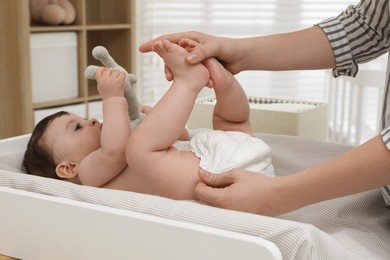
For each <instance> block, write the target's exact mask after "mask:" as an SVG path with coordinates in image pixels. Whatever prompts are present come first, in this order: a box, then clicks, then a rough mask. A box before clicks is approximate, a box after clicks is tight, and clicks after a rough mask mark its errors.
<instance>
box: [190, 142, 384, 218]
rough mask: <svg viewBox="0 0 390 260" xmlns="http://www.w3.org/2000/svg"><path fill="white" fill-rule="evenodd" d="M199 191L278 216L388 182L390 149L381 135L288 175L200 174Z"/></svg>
mask: <svg viewBox="0 0 390 260" xmlns="http://www.w3.org/2000/svg"><path fill="white" fill-rule="evenodd" d="M199 176H200V177H201V179H202V181H203V182H204V183H203V182H201V183H198V185H197V187H196V189H195V195H196V196H197V197H198V198H199V199H200V200H201V201H204V202H207V203H209V204H211V205H214V206H218V207H223V208H228V209H235V210H241V211H247V212H253V213H257V214H263V215H270V216H276V215H279V214H282V213H286V212H289V211H292V210H296V209H299V208H301V207H303V206H306V205H309V204H313V203H316V202H321V201H324V200H329V199H333V198H337V197H341V196H345V195H349V194H353V193H358V192H362V191H367V190H370V189H374V188H378V187H381V186H384V185H387V184H390V151H389V150H388V149H387V148H386V146H385V145H384V143H383V141H382V139H381V137H380V136H377V137H375V138H373V139H371V140H370V141H368V142H367V143H365V144H363V145H361V146H359V147H357V148H355V149H353V150H351V151H349V152H347V153H345V154H343V155H341V156H339V157H337V158H335V159H333V160H331V161H329V162H326V163H322V164H319V165H317V166H314V167H311V168H308V169H305V170H303V171H301V172H298V173H295V174H292V175H289V176H285V177H267V176H264V175H261V174H258V173H251V172H248V171H245V170H241V169H235V170H231V171H229V172H227V173H224V174H219V175H214V174H211V173H206V174H205V173H204V172H202V171H201V172H200V174H199Z"/></svg>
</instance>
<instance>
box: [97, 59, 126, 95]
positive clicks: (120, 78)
mask: <svg viewBox="0 0 390 260" xmlns="http://www.w3.org/2000/svg"><path fill="white" fill-rule="evenodd" d="M95 77H96V81H97V83H98V91H99V94H100V96H101V97H102V99H106V98H109V97H123V96H124V82H125V78H126V74H125V73H124V72H123V71H118V70H116V69H114V68H105V67H100V68H99V69H98V70H97V71H96V74H95Z"/></svg>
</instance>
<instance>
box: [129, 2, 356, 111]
mask: <svg viewBox="0 0 390 260" xmlns="http://www.w3.org/2000/svg"><path fill="white" fill-rule="evenodd" d="M356 3H358V0H327V1H320V0H242V1H237V0H160V1H157V0H142V1H141V0H138V1H137V16H138V17H137V23H136V24H137V26H138V28H137V33H138V35H137V44H138V45H139V44H141V43H142V42H145V41H148V40H150V39H152V38H155V37H157V36H159V35H162V34H167V33H174V32H180V31H189V30H196V31H201V32H204V33H209V34H214V35H219V36H225V37H234V38H241V37H252V36H259V35H267V34H275V33H283V32H290V31H293V30H299V29H303V28H307V27H310V26H312V25H314V24H315V23H318V22H320V21H322V20H324V19H326V18H329V17H332V16H337V15H338V14H339V13H340V12H341V11H343V10H344V9H346V7H347V6H348V5H350V4H356ZM137 61H138V66H137V69H138V70H137V76H138V80H139V84H138V85H139V86H140V87H139V90H138V94H139V97H140V100H141V101H142V102H143V103H146V104H150V105H154V104H155V103H156V102H157V101H158V100H159V99H160V98H161V96H162V95H163V94H164V93H165V91H166V90H167V87H168V86H169V83H168V82H167V81H166V80H165V77H164V72H163V70H164V64H163V62H162V60H161V58H160V57H158V55H157V54H154V53H147V54H141V53H139V54H138V55H137ZM237 78H238V80H239V81H240V83H241V84H242V86H243V87H244V89H245V91H246V93H247V95H248V96H262V97H275V98H290V99H299V100H310V101H320V102H321V101H324V102H326V101H327V98H328V97H329V95H328V90H329V88H328V87H327V84H328V85H329V71H328V72H327V71H324V70H311V71H285V72H269V71H245V72H241V73H239V74H238V75H237ZM207 91H209V90H206V94H207V93H208V92H207Z"/></svg>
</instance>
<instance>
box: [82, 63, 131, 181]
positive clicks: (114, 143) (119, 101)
mask: <svg viewBox="0 0 390 260" xmlns="http://www.w3.org/2000/svg"><path fill="white" fill-rule="evenodd" d="M95 76H96V80H97V83H98V90H99V93H100V96H101V98H102V103H103V126H102V130H101V135H100V144H101V147H100V148H99V149H98V150H96V151H94V152H92V153H91V154H89V155H88V156H87V157H86V158H85V159H83V160H82V162H81V164H80V171H79V177H80V181H81V183H82V184H85V185H90V186H96V187H100V186H102V185H104V184H105V183H107V182H108V181H110V180H111V179H113V178H114V177H116V176H117V175H118V174H119V173H121V172H122V171H123V169H124V168H125V167H126V165H127V162H126V157H125V149H126V141H127V139H128V137H129V135H130V132H131V127H130V121H129V116H128V112H127V101H126V99H125V98H124V80H125V77H126V75H125V74H124V73H123V72H120V71H117V70H115V69H112V68H104V67H102V68H99V69H98V70H97V71H96V75H95Z"/></svg>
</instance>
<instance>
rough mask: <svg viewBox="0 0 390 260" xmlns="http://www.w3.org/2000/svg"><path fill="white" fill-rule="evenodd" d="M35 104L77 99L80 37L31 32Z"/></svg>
mask: <svg viewBox="0 0 390 260" xmlns="http://www.w3.org/2000/svg"><path fill="white" fill-rule="evenodd" d="M30 48H31V77H32V101H33V102H34V103H37V102H46V101H55V100H61V99H68V98H74V97H77V96H78V89H79V87H78V62H77V60H78V59H77V34H76V33H75V32H61V33H57V32H56V33H31V36H30Z"/></svg>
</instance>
